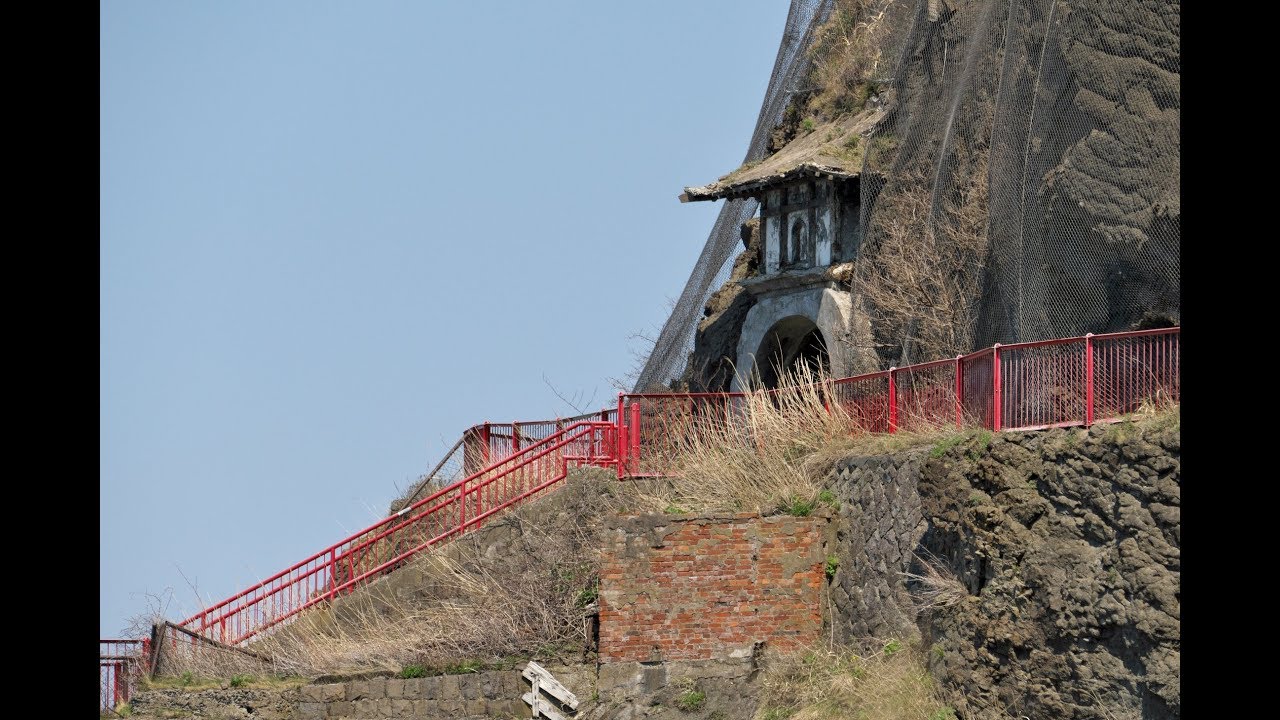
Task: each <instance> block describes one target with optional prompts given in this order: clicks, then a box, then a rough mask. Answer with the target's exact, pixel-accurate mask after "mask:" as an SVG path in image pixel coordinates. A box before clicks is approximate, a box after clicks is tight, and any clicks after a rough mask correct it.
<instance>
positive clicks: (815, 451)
mask: <svg viewBox="0 0 1280 720" xmlns="http://www.w3.org/2000/svg"><path fill="white" fill-rule="evenodd" d="M834 395H835V393H834V392H833V385H832V382H831V380H830V378H825V377H822V376H820V375H819V374H817V373H816V372H815V371H814V370H813V369H812V368H810V367H809V366H808V365H805V364H801V365H799V366H798V367H797V368H796V369H795V370H794V371H792V372H790V373H786V374H784V375H783V376H782V377H781V379H780V381H779V387H778V388H777V389H776V390H755V391H751V392H747V393H745V394H744V396H743V397H741V398H734V399H733V400H732V402H731V403H730V404H729V406H728V409H727V410H721V411H717V412H699V413H688V412H686V413H683V414H679V415H668V416H666V417H663V418H662V422H664V423H665V424H664V426H663V428H662V437H663V439H664V445H665V447H663V448H662V450H661V452H662V455H663V458H664V464H665V466H666V467H667V468H669V471H670V474H671V475H672V477H671V478H670V479H669V481H668V482H667V483H665V484H660V485H657V486H653V487H650V488H647V489H646V490H644V491H643V492H642V493H641V496H640V500H641V501H642V503H643V504H644V505H645V506H646V507H647V509H651V510H655V511H664V510H681V511H686V512H703V511H735V512H762V513H766V514H767V513H769V512H772V511H774V510H777V509H780V508H791V507H796V506H797V501H799V504H800V506H805V505H808V506H812V504H813V502H814V501H815V499H816V498H817V497H818V495H819V494H820V493H821V491H822V490H823V487H824V482H825V480H826V478H827V475H828V474H829V473H830V471H831V469H832V467H833V466H834V465H835V463H836V462H837V461H838V460H839V459H841V458H843V457H845V456H847V455H849V454H850V453H853V452H856V451H859V450H866V451H870V452H885V451H890V450H894V449H903V448H906V447H912V446H915V445H920V444H927V443H932V442H934V440H935V439H936V438H937V437H938V436H939V435H940V434H944V433H945V432H948V431H934V430H923V431H920V432H912V433H897V434H895V435H883V434H871V433H868V432H867V431H866V429H865V428H866V427H867V425H868V421H867V418H864V417H861V416H860V415H859V414H858V412H857V410H856V408H855V407H854V406H852V405H844V404H841V403H839V402H834V401H829V400H830V398H832V397H833V396H834ZM950 432H954V430H952V431H950Z"/></svg>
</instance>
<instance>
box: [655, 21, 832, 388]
mask: <svg viewBox="0 0 1280 720" xmlns="http://www.w3.org/2000/svg"><path fill="white" fill-rule="evenodd" d="M834 4H835V3H834V0H792V2H791V9H790V11H788V13H787V24H786V28H785V29H784V30H783V33H782V44H781V45H780V46H779V47H778V56H777V58H776V59H775V60H774V63H773V73H772V74H771V75H770V77H769V87H768V89H767V90H766V91H765V97H764V103H763V104H762V105H761V106H760V114H759V116H758V117H757V118H756V126H755V130H754V131H753V132H752V134H751V143H750V145H749V146H748V148H747V155H746V157H745V158H744V159H743V162H744V163H746V162H752V161H756V160H760V159H761V158H763V157H764V156H765V151H766V148H767V147H768V144H769V133H770V132H771V131H772V130H773V128H774V127H775V126H776V125H777V124H778V123H779V122H780V121H781V120H782V113H783V111H785V110H786V108H787V102H788V100H790V97H791V94H792V93H793V92H795V91H796V90H797V89H799V87H800V83H801V82H802V81H803V80H804V77H805V74H806V72H807V70H808V58H807V56H806V51H807V50H808V48H809V45H810V44H811V43H812V41H813V32H814V30H815V29H816V28H817V26H818V25H821V24H822V22H823V21H825V20H826V18H827V15H828V14H829V13H830V12H831V9H832V7H833V6H834ZM756 208H757V203H756V201H754V200H727V201H725V204H724V207H722V208H721V209H720V215H719V216H718V217H717V218H716V222H715V225H713V226H712V228H711V234H710V235H709V236H708V237H707V243H706V245H705V246H704V247H703V248H702V254H701V255H699V256H698V261H697V263H696V264H695V265H694V267H693V272H692V273H691V274H690V275H689V280H688V281H687V282H686V283H685V286H684V290H683V291H682V292H681V293H680V298H679V300H677V301H676V305H675V308H674V309H673V310H672V311H671V316H670V317H669V318H668V319H667V322H666V323H665V324H664V325H663V326H662V330H661V331H660V332H659V333H658V337H657V340H656V341H655V343H654V347H653V349H652V350H651V351H650V353H649V357H648V359H647V360H646V361H645V363H644V365H643V366H642V367H641V369H640V374H639V376H638V377H637V379H636V383H635V387H634V390H635V391H636V392H642V391H644V390H646V389H648V388H652V387H664V386H666V385H668V384H669V383H670V381H671V380H672V379H674V378H677V377H679V376H680V375H681V374H682V373H683V372H684V368H685V364H686V363H687V362H688V359H689V352H690V350H692V349H693V339H694V338H693V333H694V330H695V329H696V328H697V326H698V320H700V319H701V318H702V308H703V306H704V305H706V302H707V298H708V297H710V295H711V293H712V292H714V291H715V289H716V288H718V287H720V286H721V285H722V284H724V282H725V280H727V279H728V278H729V273H730V271H731V270H732V269H733V258H734V249H735V247H736V246H737V244H738V242H739V228H740V227H741V226H742V223H744V222H746V221H747V220H749V219H751V217H752V216H753V215H755V213H756Z"/></svg>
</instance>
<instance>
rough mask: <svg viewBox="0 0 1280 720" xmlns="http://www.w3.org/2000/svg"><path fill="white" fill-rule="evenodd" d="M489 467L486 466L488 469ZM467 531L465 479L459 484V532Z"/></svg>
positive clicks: (487, 426) (486, 433) (486, 424)
mask: <svg viewBox="0 0 1280 720" xmlns="http://www.w3.org/2000/svg"><path fill="white" fill-rule="evenodd" d="M484 430H485V432H484V434H485V436H486V437H487V436H488V435H489V424H488V423H485V428H484ZM487 466H488V465H487V464H486V467H487ZM466 529H467V479H466V478H463V479H462V482H460V483H458V532H459V533H462V532H466Z"/></svg>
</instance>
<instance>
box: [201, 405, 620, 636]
mask: <svg viewBox="0 0 1280 720" xmlns="http://www.w3.org/2000/svg"><path fill="white" fill-rule="evenodd" d="M617 443H618V439H617V425H616V424H615V423H611V422H600V421H595V422H590V421H580V422H576V423H573V424H570V425H568V426H567V427H565V428H564V429H563V430H560V431H557V432H554V433H552V434H551V435H549V436H547V437H545V438H543V439H542V440H538V441H533V442H530V443H529V444H528V445H526V446H525V447H523V448H521V449H520V450H519V451H517V452H514V453H512V454H510V455H508V456H507V457H505V458H503V459H501V460H498V461H496V462H493V463H491V464H489V465H488V466H486V467H485V468H483V469H482V470H480V471H478V472H476V473H473V474H471V475H468V476H467V477H465V478H463V479H462V480H460V481H458V482H456V483H454V484H453V485H450V486H449V487H446V488H443V489H441V490H437V491H436V492H434V493H432V494H430V495H428V496H427V497H425V498H423V499H421V500H418V501H417V502H415V503H413V504H412V505H410V506H408V507H405V508H404V509H402V510H400V511H399V512H398V513H396V514H395V515H392V516H390V517H388V518H385V519H383V520H381V521H379V522H377V523H374V524H373V525H371V526H369V527H368V528H365V529H364V530H362V531H360V532H358V533H356V534H354V535H351V536H350V537H347V538H345V539H343V540H341V541H339V542H338V543H335V544H333V545H331V546H329V547H327V548H325V549H324V550H321V551H320V552H318V553H316V554H314V555H312V556H310V557H308V558H307V559H305V560H303V561H301V562H299V563H297V564H295V565H293V566H292V567H290V568H288V569H286V570H283V571H281V572H279V573H276V574H275V575H273V576H271V577H269V578H267V579H266V580H263V581H262V582H260V583H258V584H256V585H254V586H253V587H250V588H249V589H247V590H244V591H243V592H240V593H238V594H236V595H233V596H231V597H229V598H227V599H226V600H223V601H222V602H219V603H217V604H215V605H212V606H210V607H208V608H206V609H205V610H202V611H200V612H199V613H196V614H195V615H192V616H191V617H189V618H187V619H186V620H184V621H182V622H181V623H179V625H181V626H183V627H185V628H187V629H189V630H191V631H193V632H196V633H198V634H200V635H202V636H205V637H209V638H211V639H214V640H217V641H219V642H223V643H226V644H229V645H235V644H238V643H241V642H244V641H246V640H248V639H250V638H253V637H255V636H257V635H259V634H261V633H262V632H263V631H265V630H267V629H269V628H272V627H274V626H276V625H278V624H280V623H281V622H284V621H285V620H288V619H290V618H292V617H294V616H296V615H297V614H298V613H300V612H302V611H303V610H305V609H307V608H309V607H311V606H313V605H315V604H317V603H320V602H323V601H325V600H329V599H332V598H335V597H337V596H338V595H340V594H345V593H350V592H351V591H352V590H354V589H355V588H356V587H357V586H359V585H361V584H364V583H365V582H368V581H369V580H370V579H372V578H374V577H376V576H377V575H379V574H380V573H383V572H386V571H388V570H391V569H393V568H395V567H397V566H398V565H400V564H402V563H403V562H404V561H406V560H407V559H408V558H410V557H411V556H413V555H414V554H416V553H418V552H421V551H423V550H426V549H427V548H430V547H432V546H434V545H437V544H439V543H441V542H443V541H446V540H448V539H450V538H452V537H454V536H456V535H459V534H461V533H464V532H467V531H470V530H473V529H475V528H476V527H479V526H480V525H482V524H484V523H485V522H486V521H487V520H488V519H489V518H490V517H492V516H493V515H494V514H495V513H498V512H501V511H502V510H505V509H506V508H509V507H511V506H513V505H515V504H518V503H520V502H522V501H524V500H525V499H527V498H529V497H531V496H533V495H536V494H538V493H540V492H542V491H543V490H546V489H547V488H549V487H551V486H552V485H555V484H556V483H558V482H560V481H561V480H563V479H564V478H565V477H566V475H567V474H568V470H569V468H570V467H576V466H582V465H597V466H605V467H607V466H610V465H613V464H616V460H614V458H615V456H616V450H615V447H616V445H617Z"/></svg>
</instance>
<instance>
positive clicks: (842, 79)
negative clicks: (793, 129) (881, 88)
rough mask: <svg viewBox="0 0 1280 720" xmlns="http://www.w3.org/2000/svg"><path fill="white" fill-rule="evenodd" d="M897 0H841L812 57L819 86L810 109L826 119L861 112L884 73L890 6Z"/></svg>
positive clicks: (815, 82) (813, 80) (813, 81)
mask: <svg viewBox="0 0 1280 720" xmlns="http://www.w3.org/2000/svg"><path fill="white" fill-rule="evenodd" d="M893 2H894V0H837V2H836V6H835V8H834V9H833V10H832V11H831V16H830V17H829V18H828V19H827V22H826V23H824V24H823V25H822V26H821V27H819V28H818V30H817V33H816V34H815V37H814V42H813V45H812V46H811V48H810V51H809V57H810V59H811V60H812V62H813V69H812V71H811V75H810V84H811V85H814V86H816V87H817V88H818V90H817V91H816V92H815V94H814V96H813V97H812V98H811V99H810V101H809V111H810V112H811V113H812V114H815V115H820V116H823V117H835V116H837V115H841V114H844V113H850V112H858V111H860V110H862V108H863V107H864V106H865V105H866V102H867V98H868V97H869V96H870V95H871V94H873V93H874V92H876V90H877V89H878V88H877V87H876V85H875V84H874V79H875V78H877V77H879V76H880V75H883V74H884V68H883V67H882V63H883V57H882V56H883V45H884V40H885V35H886V31H887V30H888V26H887V25H888V24H887V23H886V22H885V16H886V14H887V11H888V8H889V6H891V5H892V4H893Z"/></svg>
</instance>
